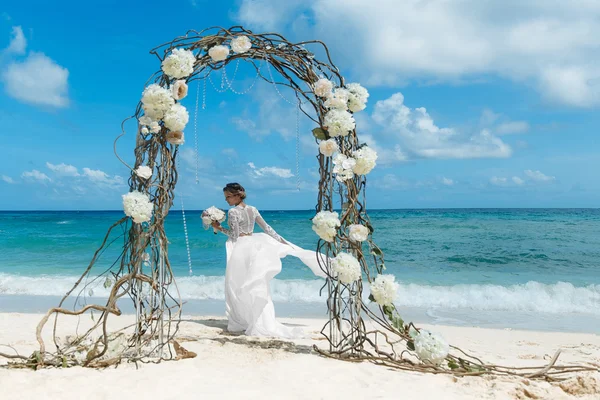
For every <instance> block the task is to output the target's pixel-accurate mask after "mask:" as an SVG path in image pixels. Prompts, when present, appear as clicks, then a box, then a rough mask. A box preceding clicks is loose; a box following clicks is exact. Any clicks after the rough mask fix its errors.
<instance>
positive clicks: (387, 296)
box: [370, 275, 398, 306]
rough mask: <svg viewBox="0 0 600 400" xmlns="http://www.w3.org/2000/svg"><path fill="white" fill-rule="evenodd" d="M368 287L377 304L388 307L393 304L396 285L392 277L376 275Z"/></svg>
mask: <svg viewBox="0 0 600 400" xmlns="http://www.w3.org/2000/svg"><path fill="white" fill-rule="evenodd" d="M370 287H371V294H372V295H373V297H374V298H375V302H376V303H377V304H379V305H380V306H389V305H392V304H393V303H394V300H395V299H396V292H397V291H398V284H397V283H396V277H395V276H394V275H377V277H376V278H375V280H374V281H373V282H372V283H371V284H370Z"/></svg>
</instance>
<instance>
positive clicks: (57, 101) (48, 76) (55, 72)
mask: <svg viewBox="0 0 600 400" xmlns="http://www.w3.org/2000/svg"><path fill="white" fill-rule="evenodd" d="M26 47H27V40H26V39H25V35H24V34H23V30H22V28H21V27H20V26H17V27H13V33H12V37H11V41H10V44H9V46H8V47H7V48H6V49H5V53H6V54H7V55H8V56H10V57H12V56H22V55H25V53H26ZM0 77H1V79H2V82H3V83H4V90H5V91H6V93H7V94H8V95H9V96H11V97H13V98H15V99H17V100H19V101H22V102H24V103H29V104H33V105H38V106H50V107H56V108H62V107H66V106H68V105H69V96H68V89H69V87H68V78H69V71H68V70H67V69H66V68H64V67H62V66H60V65H59V64H57V63H56V62H55V61H54V60H52V59H51V58H50V57H48V56H46V55H45V54H44V53H40V52H29V54H28V55H27V57H26V58H25V59H12V58H11V59H10V61H9V62H8V63H7V64H6V65H5V66H3V68H2V71H1V73H0Z"/></svg>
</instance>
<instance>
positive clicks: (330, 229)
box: [312, 211, 341, 242]
mask: <svg viewBox="0 0 600 400" xmlns="http://www.w3.org/2000/svg"><path fill="white" fill-rule="evenodd" d="M312 223H313V226H312V229H313V231H315V232H316V234H317V235H319V237H320V238H321V239H323V240H325V241H327V242H333V240H334V239H335V236H336V235H337V228H339V227H340V225H341V223H340V219H339V216H338V213H336V212H332V211H319V212H318V213H317V215H315V217H314V218H313V220H312Z"/></svg>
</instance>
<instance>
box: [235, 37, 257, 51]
mask: <svg viewBox="0 0 600 400" xmlns="http://www.w3.org/2000/svg"><path fill="white" fill-rule="evenodd" d="M251 48H252V42H251V41H250V39H248V37H247V36H236V37H235V38H233V39H231V50H233V51H234V52H235V53H238V54H242V53H245V52H247V51H248V50H250V49H251Z"/></svg>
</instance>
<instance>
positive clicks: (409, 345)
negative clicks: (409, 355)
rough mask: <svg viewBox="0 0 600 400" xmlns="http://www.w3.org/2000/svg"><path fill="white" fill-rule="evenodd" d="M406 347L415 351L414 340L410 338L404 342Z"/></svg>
mask: <svg viewBox="0 0 600 400" xmlns="http://www.w3.org/2000/svg"><path fill="white" fill-rule="evenodd" d="M406 347H407V348H408V349H409V350H412V351H415V342H413V341H412V340H409V341H408V342H406Z"/></svg>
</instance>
